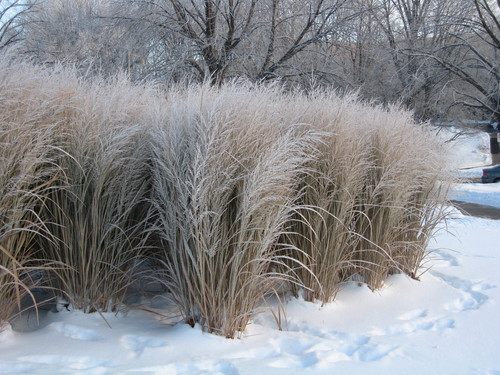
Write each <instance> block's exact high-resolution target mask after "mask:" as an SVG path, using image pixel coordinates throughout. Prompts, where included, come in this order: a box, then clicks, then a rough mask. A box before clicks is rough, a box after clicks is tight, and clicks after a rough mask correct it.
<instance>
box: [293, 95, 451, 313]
mask: <svg viewBox="0 0 500 375" xmlns="http://www.w3.org/2000/svg"><path fill="white" fill-rule="evenodd" d="M290 108H293V109H294V110H296V111H298V112H300V113H302V116H301V121H302V122H303V123H305V124H307V127H308V128H310V129H314V131H316V132H317V133H320V134H321V135H322V136H321V142H320V143H319V144H318V145H317V147H316V148H315V150H316V151H315V153H314V157H313V158H312V159H311V160H310V161H309V163H308V164H307V166H306V170H305V173H302V175H301V177H300V178H301V183H300V185H299V186H300V191H301V193H302V194H301V196H300V200H299V204H298V206H299V207H302V208H301V209H299V210H297V213H296V215H295V217H294V221H293V225H292V230H291V233H290V234H289V235H287V241H289V242H290V243H291V244H292V245H293V246H294V247H295V248H299V249H301V250H302V252H298V253H296V254H294V253H293V252H292V253H291V254H290V256H292V257H295V258H298V259H300V262H301V263H304V264H306V265H307V270H308V271H307V272H303V271H304V270H305V269H298V270H297V273H298V274H299V275H300V280H301V282H302V283H303V286H305V289H304V298H305V299H306V300H309V301H312V300H315V299H319V300H321V301H322V302H323V303H326V302H329V301H331V300H333V299H334V298H335V295H336V293H337V291H338V289H339V287H340V286H341V285H342V283H343V282H345V281H349V280H357V281H362V282H366V283H367V284H368V285H369V286H370V287H371V288H372V289H377V288H379V287H381V286H382V285H383V283H384V281H385V279H386V278H387V276H388V275H389V274H391V273H396V272H404V273H406V274H408V275H410V276H412V277H417V274H418V272H419V269H420V267H421V266H422V263H423V260H424V257H425V255H426V251H425V249H426V246H427V242H428V240H429V238H430V236H431V235H432V233H433V230H434V228H435V226H436V225H437V223H439V222H440V221H441V220H442V219H443V217H444V215H443V207H444V202H445V200H446V199H445V198H446V194H445V190H446V189H445V186H446V184H445V183H444V184H443V183H440V179H441V180H442V179H443V178H446V176H445V173H444V170H445V167H446V163H445V162H444V158H443V150H442V148H441V146H440V145H439V144H438V142H437V141H433V138H432V135H431V134H430V133H429V132H427V131H426V130H425V129H422V127H421V126H418V125H417V124H416V123H415V122H414V121H413V120H412V118H411V113H409V112H406V111H403V110H400V109H397V108H390V109H383V108H380V107H373V106H368V105H366V104H362V103H360V102H359V101H357V100H356V98H355V97H354V96H344V97H342V98H341V97H338V96H336V95H334V94H328V93H322V92H316V93H313V94H311V95H309V96H307V97H306V96H299V97H295V98H294V99H293V101H292V102H291V103H290ZM309 270H311V271H312V272H309ZM294 289H295V290H296V289H297V287H295V288H294ZM299 289H300V288H299ZM296 291H297V290H296Z"/></svg>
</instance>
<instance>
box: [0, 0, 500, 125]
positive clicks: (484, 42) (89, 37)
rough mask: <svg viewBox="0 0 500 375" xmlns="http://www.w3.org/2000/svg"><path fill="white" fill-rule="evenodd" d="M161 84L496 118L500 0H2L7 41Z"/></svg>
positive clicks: (1, 41) (49, 59)
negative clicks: (357, 100) (311, 95)
mask: <svg viewBox="0 0 500 375" xmlns="http://www.w3.org/2000/svg"><path fill="white" fill-rule="evenodd" d="M9 47H14V48H15V53H19V54H23V55H26V56H29V57H30V58H32V59H33V60H34V61H36V62H38V63H41V64H55V63H58V62H65V63H71V64H74V65H76V66H77V67H78V68H79V69H80V70H81V72H82V74H87V75H88V74H97V73H99V74H104V75H111V74H114V73H115V72H116V71H117V70H123V71H126V72H127V73H128V74H129V76H130V77H131V79H133V80H148V79H155V80H158V81H160V82H164V83H165V84H171V83H174V82H193V81H202V80H210V82H211V83H212V84H214V85H219V84H221V83H222V82H224V81H228V80H231V79H234V78H245V79H248V80H251V81H276V80H279V81H280V82H281V83H282V84H284V85H286V86H288V87H292V86H293V87H300V88H303V89H304V90H308V89H309V88H311V87H318V86H320V87H326V88H333V89H337V90H356V91H358V92H359V95H360V96H361V97H362V98H363V99H367V100H374V101H377V102H380V103H383V104H389V103H392V102H401V103H403V104H404V105H406V106H407V107H409V108H412V109H413V110H414V111H415V114H416V116H417V117H418V118H420V119H433V120H443V119H458V118H473V119H486V120H490V121H497V122H498V121H500V67H499V60H500V58H499V53H500V0H456V1H449V0H71V1H68V0H24V1H23V0H0V50H7V49H8V48H9Z"/></svg>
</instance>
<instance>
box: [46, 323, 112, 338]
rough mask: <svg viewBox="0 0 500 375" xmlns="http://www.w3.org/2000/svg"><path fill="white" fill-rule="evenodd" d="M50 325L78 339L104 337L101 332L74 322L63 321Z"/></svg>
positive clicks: (63, 333)
mask: <svg viewBox="0 0 500 375" xmlns="http://www.w3.org/2000/svg"><path fill="white" fill-rule="evenodd" d="M49 327H51V328H52V329H55V330H56V331H57V332H59V333H61V334H62V335H63V336H66V337H70V338H72V339H76V340H84V341H97V340H101V339H102V338H103V337H102V336H101V335H100V334H99V333H97V332H96V331H94V330H91V329H88V328H83V327H79V326H75V325H72V324H66V323H63V322H55V323H51V324H50V325H49Z"/></svg>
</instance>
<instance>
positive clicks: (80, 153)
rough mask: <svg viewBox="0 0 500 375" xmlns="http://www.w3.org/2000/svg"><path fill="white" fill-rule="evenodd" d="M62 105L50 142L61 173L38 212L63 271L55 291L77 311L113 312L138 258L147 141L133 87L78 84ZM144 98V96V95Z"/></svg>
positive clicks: (48, 252) (48, 249) (50, 255)
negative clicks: (54, 147) (51, 237)
mask: <svg viewBox="0 0 500 375" xmlns="http://www.w3.org/2000/svg"><path fill="white" fill-rule="evenodd" d="M77 89H78V90H77V91H75V93H74V94H72V95H71V96H70V97H69V98H67V100H68V101H69V103H71V104H69V103H67V104H64V105H63V111H64V116H63V117H61V118H60V119H59V120H60V123H59V127H58V131H59V132H58V134H57V136H56V137H55V138H54V141H55V143H56V144H57V145H58V147H59V148H60V149H61V152H60V154H59V158H58V166H59V168H60V169H61V171H62V173H60V174H59V176H58V177H59V178H58V179H57V180H56V181H55V182H54V186H57V187H58V188H57V189H54V190H53V191H52V192H51V194H49V195H48V199H47V203H46V204H45V205H44V208H43V210H42V211H41V214H40V215H41V217H42V218H43V219H44V220H45V221H46V225H47V228H48V230H49V231H50V233H51V234H52V235H53V236H55V237H56V238H57V239H58V241H45V242H44V243H43V250H44V254H45V257H46V258H47V259H52V260H57V261H59V262H61V263H64V264H66V265H67V266H68V267H67V268H65V269H63V270H59V271H58V272H55V274H54V275H53V276H54V277H53V278H52V281H53V286H54V287H55V288H57V289H58V290H61V291H62V292H63V293H64V296H65V297H66V298H67V299H69V302H70V303H71V304H72V305H73V307H74V308H76V309H81V310H82V311H84V312H93V311H114V310H116V309H117V308H118V307H119V306H120V305H121V304H122V302H123V298H124V296H125V292H126V290H127V288H128V287H129V285H130V284H131V283H132V281H133V280H134V276H135V274H136V273H137V270H138V268H139V266H140V263H141V262H142V261H143V260H144V249H145V246H146V240H147V231H146V228H147V216H148V207H147V206H146V197H147V191H148V188H149V168H148V158H149V150H148V149H147V144H148V140H147V138H146V137H145V135H144V134H145V132H144V129H143V126H142V125H141V124H140V122H139V120H140V112H139V116H137V115H136V114H135V113H134V112H133V111H134V110H136V108H134V107H135V105H136V102H135V99H134V97H135V95H136V94H137V92H133V90H132V87H131V86H128V84H123V83H122V82H121V81H117V82H113V83H112V84H107V83H102V82H98V83H93V84H86V83H81V84H80V87H78V88H77ZM142 94H144V93H142Z"/></svg>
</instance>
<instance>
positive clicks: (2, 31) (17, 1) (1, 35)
mask: <svg viewBox="0 0 500 375" xmlns="http://www.w3.org/2000/svg"><path fill="white" fill-rule="evenodd" d="M34 5H35V3H34V2H33V1H22V0H0V50H2V49H3V48H5V47H7V46H9V45H12V44H14V43H15V42H17V41H18V40H19V39H20V37H21V35H22V31H23V26H24V22H22V16H23V15H26V14H27V13H28V12H30V11H31V9H32V8H33V6H34Z"/></svg>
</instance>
